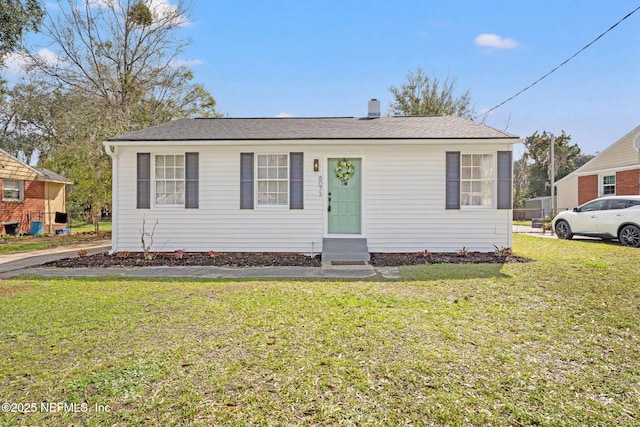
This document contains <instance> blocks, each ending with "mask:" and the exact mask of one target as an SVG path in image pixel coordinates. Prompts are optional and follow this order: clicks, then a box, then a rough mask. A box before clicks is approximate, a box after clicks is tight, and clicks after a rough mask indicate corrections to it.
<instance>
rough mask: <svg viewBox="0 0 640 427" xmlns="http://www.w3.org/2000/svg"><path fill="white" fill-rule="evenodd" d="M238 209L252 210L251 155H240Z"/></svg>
mask: <svg viewBox="0 0 640 427" xmlns="http://www.w3.org/2000/svg"><path fill="white" fill-rule="evenodd" d="M240 209H253V153H240Z"/></svg>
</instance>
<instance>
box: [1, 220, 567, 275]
mask: <svg viewBox="0 0 640 427" xmlns="http://www.w3.org/2000/svg"><path fill="white" fill-rule="evenodd" d="M513 232H514V233H521V234H528V235H532V236H538V237H547V238H555V237H556V236H555V235H554V234H553V233H551V232H550V231H546V232H544V233H543V232H542V230H541V229H539V228H531V227H528V226H524V225H514V226H513ZM109 249H111V241H109V240H101V241H97V242H92V243H83V244H76V245H69V246H61V247H57V248H51V249H42V250H38V251H30V252H21V253H17V254H11V255H0V279H8V278H12V277H17V276H23V275H30V276H48V277H102V276H121V277H188V278H211V279H217V278H315V279H340V278H345V279H349V278H351V279H354V278H355V279H357V278H362V279H364V278H368V277H382V278H387V279H397V278H399V277H400V271H399V269H398V267H373V266H370V265H363V266H323V267H254V268H225V267H133V268H129V267H111V268H48V267H42V265H43V264H46V263H47V262H51V261H56V260H59V259H64V258H73V257H77V256H78V251H87V254H88V255H93V254H98V253H101V252H106V251H108V250H109Z"/></svg>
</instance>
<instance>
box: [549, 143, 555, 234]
mask: <svg viewBox="0 0 640 427" xmlns="http://www.w3.org/2000/svg"><path fill="white" fill-rule="evenodd" d="M549 135H550V139H551V159H550V162H549V163H550V164H551V216H553V215H554V214H555V212H556V203H555V193H556V188H555V184H556V153H555V145H556V138H555V136H553V134H552V133H551V134H549ZM551 232H552V233H553V230H551Z"/></svg>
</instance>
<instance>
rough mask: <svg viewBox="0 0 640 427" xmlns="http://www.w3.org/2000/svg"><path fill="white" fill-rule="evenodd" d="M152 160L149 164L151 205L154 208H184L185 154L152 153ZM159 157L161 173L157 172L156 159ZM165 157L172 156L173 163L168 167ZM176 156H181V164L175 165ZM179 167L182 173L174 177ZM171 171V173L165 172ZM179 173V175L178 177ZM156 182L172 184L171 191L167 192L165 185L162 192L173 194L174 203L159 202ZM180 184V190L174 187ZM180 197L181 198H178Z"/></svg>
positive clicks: (158, 169) (158, 170)
mask: <svg viewBox="0 0 640 427" xmlns="http://www.w3.org/2000/svg"><path fill="white" fill-rule="evenodd" d="M152 156H153V161H152V163H153V164H152V166H151V171H152V188H151V197H153V199H152V200H153V206H154V207H155V208H160V209H163V208H184V206H185V201H186V163H185V162H186V156H185V154H184V153H154V154H153V155H152ZM159 157H162V158H163V163H164V164H163V165H162V172H163V173H162V174H159V173H158V172H160V168H159V165H158V160H159ZM167 157H173V160H174V161H173V165H171V166H169V168H168V167H167V165H166V163H165V162H166V159H167ZM177 158H182V165H176V162H175V160H176V159H177ZM180 169H181V170H182V173H181V174H180V173H178V174H177V175H178V176H177V177H176V172H179V171H180ZM169 171H171V173H167V172H169ZM158 175H162V176H161V177H159V176H158ZM180 175H181V177H180ZM158 184H165V185H167V184H172V185H173V187H174V190H173V191H172V192H167V190H166V187H165V191H164V194H165V195H167V194H173V195H174V196H176V197H177V199H176V201H175V202H174V203H166V202H165V203H160V202H159V201H158V194H159V193H158ZM178 185H180V186H181V187H182V190H181V191H180V190H179V189H176V187H177V186H178ZM180 197H181V199H180Z"/></svg>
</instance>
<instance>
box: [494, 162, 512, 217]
mask: <svg viewBox="0 0 640 427" xmlns="http://www.w3.org/2000/svg"><path fill="white" fill-rule="evenodd" d="M512 171H513V153H512V152H511V151H498V209H511V207H512V201H511V197H512V191H513V190H512V182H511V181H512V175H513V172H512Z"/></svg>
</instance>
